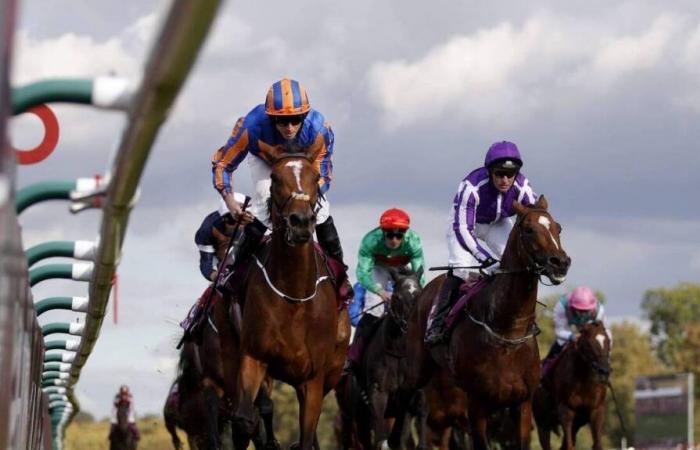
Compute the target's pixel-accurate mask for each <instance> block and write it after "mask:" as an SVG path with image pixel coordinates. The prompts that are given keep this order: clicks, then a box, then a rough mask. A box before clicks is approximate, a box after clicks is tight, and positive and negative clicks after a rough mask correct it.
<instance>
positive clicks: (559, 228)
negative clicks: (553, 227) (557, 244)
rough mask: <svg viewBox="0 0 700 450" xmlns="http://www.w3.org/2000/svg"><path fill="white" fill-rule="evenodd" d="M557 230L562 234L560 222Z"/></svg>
mask: <svg viewBox="0 0 700 450" xmlns="http://www.w3.org/2000/svg"><path fill="white" fill-rule="evenodd" d="M557 230H559V233H561V230H562V228H561V224H560V223H559V222H557Z"/></svg>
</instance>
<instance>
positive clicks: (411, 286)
mask: <svg viewBox="0 0 700 450" xmlns="http://www.w3.org/2000/svg"><path fill="white" fill-rule="evenodd" d="M389 274H390V275H391V278H392V280H393V281H394V290H393V292H392V295H391V302H389V305H388V310H389V315H390V317H391V318H392V320H393V321H395V322H396V323H397V324H398V325H399V327H400V328H401V329H402V331H404V332H405V331H406V327H407V326H408V318H409V316H410V315H411V313H412V312H413V308H414V307H415V306H416V304H417V299H418V297H419V296H420V294H421V292H422V291H423V288H422V287H421V284H420V279H421V276H423V268H422V267H421V268H420V269H418V271H417V272H411V271H409V270H407V269H404V268H399V269H397V268H394V267H390V268H389Z"/></svg>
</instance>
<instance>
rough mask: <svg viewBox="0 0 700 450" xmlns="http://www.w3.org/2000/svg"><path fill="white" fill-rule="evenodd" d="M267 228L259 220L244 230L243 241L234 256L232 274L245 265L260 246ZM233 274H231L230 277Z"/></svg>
mask: <svg viewBox="0 0 700 450" xmlns="http://www.w3.org/2000/svg"><path fill="white" fill-rule="evenodd" d="M266 231H267V227H266V226H265V225H264V224H263V223H262V222H260V221H259V220H258V219H253V221H252V222H251V223H249V224H248V225H246V226H245V228H243V234H242V235H241V240H240V241H239V242H238V246H237V247H236V252H235V254H234V256H233V258H234V259H233V264H232V265H231V273H233V272H235V271H236V269H237V268H238V267H240V266H241V264H242V263H244V262H245V261H246V260H247V259H248V258H249V257H250V255H252V254H253V253H254V252H255V250H256V249H257V248H258V246H260V242H262V239H263V236H265V232H266ZM230 275H231V274H229V276H230Z"/></svg>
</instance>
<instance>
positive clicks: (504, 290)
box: [489, 226, 538, 328]
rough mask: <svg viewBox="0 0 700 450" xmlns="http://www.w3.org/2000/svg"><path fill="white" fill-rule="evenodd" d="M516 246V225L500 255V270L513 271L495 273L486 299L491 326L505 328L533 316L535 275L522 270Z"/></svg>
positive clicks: (525, 264) (523, 265) (524, 263)
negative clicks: (489, 303) (489, 296)
mask: <svg viewBox="0 0 700 450" xmlns="http://www.w3.org/2000/svg"><path fill="white" fill-rule="evenodd" d="M519 248H520V242H519V235H518V232H517V226H516V227H514V228H513V230H512V232H511V233H510V236H509V238H508V243H507V245H506V248H505V250H504V252H503V256H502V257H501V269H502V270H504V271H513V273H505V274H501V275H498V276H496V278H495V280H494V281H493V291H492V292H493V294H492V297H491V298H490V299H489V300H490V301H491V302H492V304H491V305H490V315H491V319H492V321H493V322H492V323H493V325H495V326H497V327H499V326H500V327H503V328H505V327H508V326H510V325H511V324H512V323H513V322H514V321H516V320H517V319H522V318H527V317H534V314H535V307H536V305H537V286H538V277H537V275H535V274H533V273H532V272H529V271H527V270H524V269H526V268H527V267H528V261H527V259H526V258H525V255H522V254H521V252H520V251H519V250H518V249H519Z"/></svg>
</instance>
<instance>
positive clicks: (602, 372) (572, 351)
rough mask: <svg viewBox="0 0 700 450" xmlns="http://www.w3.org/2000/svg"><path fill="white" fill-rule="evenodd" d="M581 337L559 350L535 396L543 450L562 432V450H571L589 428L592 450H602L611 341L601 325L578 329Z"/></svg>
mask: <svg viewBox="0 0 700 450" xmlns="http://www.w3.org/2000/svg"><path fill="white" fill-rule="evenodd" d="M580 331H581V335H580V336H579V338H578V339H577V340H576V341H574V342H573V343H571V344H569V345H567V346H566V348H565V349H564V350H562V353H561V355H560V356H559V360H558V361H557V363H556V365H555V366H554V367H553V368H552V369H551V372H550V373H549V374H547V376H546V379H545V380H543V384H544V385H545V386H540V387H539V388H538V389H537V392H536V393H535V400H534V402H533V411H534V414H535V420H536V422H537V434H538V436H539V438H540V445H541V446H542V449H543V450H550V448H551V446H550V442H549V438H550V433H551V432H552V431H555V430H557V428H558V427H559V426H560V425H561V426H562V428H563V429H564V439H563V440H562V443H561V449H562V450H573V448H574V443H575V442H576V433H577V432H578V430H579V429H580V428H581V427H583V426H584V425H586V424H589V425H590V427H591V435H592V436H593V448H594V449H595V450H601V449H602V448H603V447H602V441H601V438H602V432H603V419H604V416H605V394H606V390H605V388H606V384H607V381H608V376H609V375H610V338H609V337H608V333H607V332H606V330H605V326H604V325H603V323H602V322H600V321H595V322H591V323H588V324H586V325H584V326H583V327H581V330H580Z"/></svg>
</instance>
